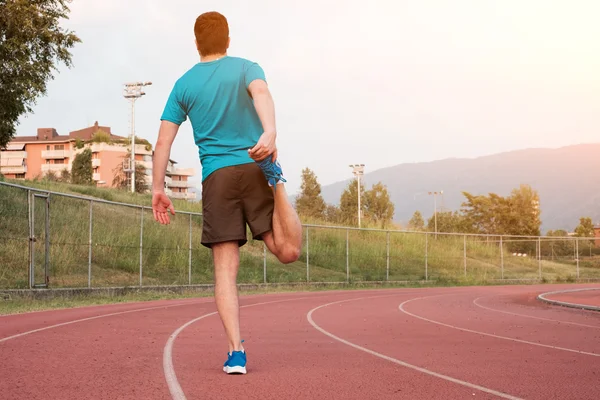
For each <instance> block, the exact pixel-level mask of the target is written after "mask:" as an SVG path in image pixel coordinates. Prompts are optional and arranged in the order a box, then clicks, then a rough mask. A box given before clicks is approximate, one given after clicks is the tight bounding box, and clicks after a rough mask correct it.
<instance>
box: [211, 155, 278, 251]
mask: <svg viewBox="0 0 600 400" xmlns="http://www.w3.org/2000/svg"><path fill="white" fill-rule="evenodd" d="M273 208H274V202H273V191H272V189H271V187H270V186H269V184H268V183H267V180H266V179H265V176H264V175H263V172H262V171H261V170H260V167H259V166H258V165H257V164H256V163H254V162H253V163H249V164H242V165H236V166H231V167H225V168H220V169H218V170H216V171H215V172H213V173H211V174H210V175H209V176H208V177H207V178H206V179H205V180H204V182H202V214H203V226H202V245H204V246H206V247H208V248H210V247H211V245H212V244H213V243H221V242H231V241H237V242H238V243H239V246H240V247H241V246H243V245H244V244H246V242H247V237H246V224H248V226H249V227H250V232H252V237H253V238H254V239H255V240H261V239H262V234H264V233H266V232H269V231H270V230H271V229H272V218H273Z"/></svg>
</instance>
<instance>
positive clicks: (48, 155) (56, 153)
mask: <svg viewBox="0 0 600 400" xmlns="http://www.w3.org/2000/svg"><path fill="white" fill-rule="evenodd" d="M68 157H71V150H44V151H42V158H43V159H44V160H60V159H63V158H68Z"/></svg>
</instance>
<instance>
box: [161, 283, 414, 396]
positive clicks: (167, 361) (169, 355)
mask: <svg viewBox="0 0 600 400" xmlns="http://www.w3.org/2000/svg"><path fill="white" fill-rule="evenodd" d="M399 294H406V293H405V292H398V293H395V294H389V295H383V296H374V297H389V296H395V295H399ZM329 295H331V294H329ZM319 297H327V295H324V296H310V297H297V298H293V299H283V300H274V301H266V302H262V303H255V304H248V305H246V306H240V308H249V307H255V306H262V305H267V304H275V303H283V302H287V301H296V300H307V299H308V300H312V299H318V298H319ZM344 301H346V300H344ZM215 314H217V311H214V312H211V313H208V314H204V315H201V316H199V317H198V318H195V319H192V320H191V321H188V322H186V323H185V324H183V325H182V326H180V327H179V328H178V329H177V330H176V331H175V332H173V333H172V334H171V336H169V339H168V340H167V343H166V344H165V348H164V350H163V370H164V374H165V379H166V381H167V386H168V387H169V392H170V393H171V397H172V398H173V400H186V399H187V398H186V397H185V393H183V389H182V388H181V385H180V384H179V381H178V380H177V375H176V374H175V367H174V366H173V345H174V343H175V339H177V336H178V335H179V334H180V333H181V332H183V330H184V329H185V328H187V327H188V326H190V325H191V324H193V323H194V322H196V321H200V320H201V319H204V318H207V317H210V316H212V315H215Z"/></svg>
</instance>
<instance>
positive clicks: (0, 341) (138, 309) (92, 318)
mask: <svg viewBox="0 0 600 400" xmlns="http://www.w3.org/2000/svg"><path fill="white" fill-rule="evenodd" d="M203 303H210V301H198V302H186V303H178V304H172V305H164V306H156V307H146V308H136V309H134V310H128V311H119V312H114V313H110V314H101V315H95V316H93V317H87V318H81V319H76V320H73V321H67V322H62V323H60V324H55V325H50V326H45V327H43V328H38V329H33V330H31V331H27V332H23V333H18V334H16V335H12V336H7V337H5V338H2V339H0V343H2V342H6V341H8V340H11V339H16V338H19V337H23V336H27V335H31V334H32V333H37V332H42V331H47V330H48V329H54V328H59V327H61V326H66V325H72V324H77V323H79V322H85V321H92V320H95V319H100V318H106V317H112V316H115V315H123V314H131V313H136V312H142V311H149V310H158V309H161V308H171V307H182V306H187V305H196V304H203Z"/></svg>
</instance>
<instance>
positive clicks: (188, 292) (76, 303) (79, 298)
mask: <svg viewBox="0 0 600 400" xmlns="http://www.w3.org/2000/svg"><path fill="white" fill-rule="evenodd" d="M466 284H478V283H477V282H468V283H467V282H465V281H460V282H450V281H439V282H434V281H429V282H404V283H398V282H389V283H385V284H375V283H370V282H361V283H350V284H333V283H329V284H319V285H309V284H298V285H293V286H285V285H282V286H263V287H261V288H258V289H257V288H245V287H243V286H241V287H240V295H241V296H248V295H259V294H277V293H289V292H295V293H298V292H321V291H332V290H364V289H382V290H384V289H392V288H422V287H433V286H435V287H440V286H459V285H466ZM51 296H52V297H50V298H43V297H36V296H31V295H29V294H26V295H17V296H15V295H13V296H12V297H11V298H6V299H3V298H2V297H0V315H11V314H20V313H26V312H34V311H45V310H55V309H67V308H76V307H87V306H96V305H104V304H119V303H131V302H147V301H154V300H175V299H187V298H206V297H212V296H213V291H212V289H209V290H196V289H194V288H189V289H187V288H183V289H180V290H169V289H158V290H154V289H152V290H151V289H142V290H136V289H131V290H129V291H127V292H126V293H119V294H115V293H113V292H111V291H105V292H89V293H88V294H77V295H72V294H60V293H54V294H52V295H51Z"/></svg>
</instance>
